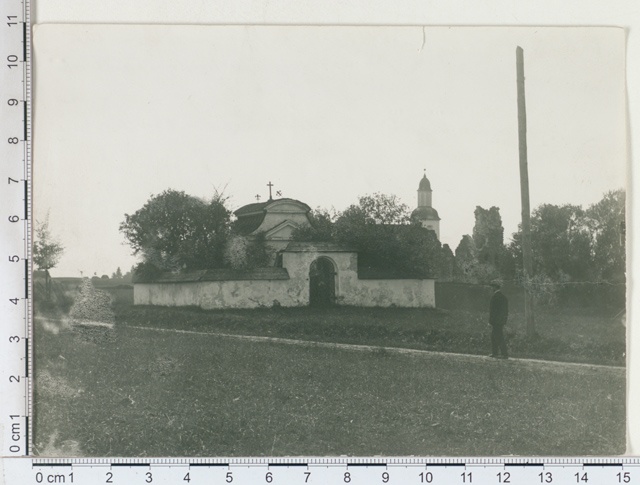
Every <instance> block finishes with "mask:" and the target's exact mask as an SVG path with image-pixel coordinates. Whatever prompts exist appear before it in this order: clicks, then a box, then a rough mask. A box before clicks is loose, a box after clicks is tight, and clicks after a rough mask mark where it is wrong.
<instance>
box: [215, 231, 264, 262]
mask: <svg viewBox="0 0 640 485" xmlns="http://www.w3.org/2000/svg"><path fill="white" fill-rule="evenodd" d="M224 259H225V262H226V264H227V265H228V266H230V267H231V268H234V269H253V268H264V267H265V266H269V259H270V258H269V254H268V252H267V245H266V238H265V234H264V232H259V233H258V234H256V235H255V236H253V237H251V238H248V237H244V236H231V237H230V238H229V240H228V242H227V245H226V248H225V252H224Z"/></svg>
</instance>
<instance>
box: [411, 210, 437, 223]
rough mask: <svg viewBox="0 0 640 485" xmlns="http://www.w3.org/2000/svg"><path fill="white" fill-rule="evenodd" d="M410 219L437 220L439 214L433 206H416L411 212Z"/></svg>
mask: <svg viewBox="0 0 640 485" xmlns="http://www.w3.org/2000/svg"><path fill="white" fill-rule="evenodd" d="M411 218H412V219H418V220H419V221H439V220H440V216H439V215H438V211H437V210H435V209H434V208H433V207H418V208H417V209H414V210H413V212H412V213H411Z"/></svg>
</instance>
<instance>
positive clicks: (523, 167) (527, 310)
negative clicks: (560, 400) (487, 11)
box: [516, 46, 536, 337]
mask: <svg viewBox="0 0 640 485" xmlns="http://www.w3.org/2000/svg"><path fill="white" fill-rule="evenodd" d="M516 70H517V73H518V75H517V83H518V142H519V154H520V199H521V203H522V260H523V269H524V281H525V288H524V316H525V322H526V332H527V336H529V337H532V336H534V335H535V333H536V326H535V319H534V316H533V296H532V295H531V292H530V290H529V288H528V282H529V279H530V278H531V277H532V276H533V262H532V258H531V220H530V217H531V210H530V208H529V168H528V164H527V107H526V105H525V100H524V53H523V51H522V47H520V46H518V47H517V48H516Z"/></svg>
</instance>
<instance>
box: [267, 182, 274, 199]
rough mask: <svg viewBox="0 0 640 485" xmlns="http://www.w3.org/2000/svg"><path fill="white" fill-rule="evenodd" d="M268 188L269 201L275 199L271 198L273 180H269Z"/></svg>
mask: <svg viewBox="0 0 640 485" xmlns="http://www.w3.org/2000/svg"><path fill="white" fill-rule="evenodd" d="M267 187H269V200H271V199H273V197H272V196H271V187H273V184H272V183H271V180H269V183H268V184H267Z"/></svg>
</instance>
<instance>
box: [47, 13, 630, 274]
mask: <svg viewBox="0 0 640 485" xmlns="http://www.w3.org/2000/svg"><path fill="white" fill-rule="evenodd" d="M518 45H520V46H522V47H523V49H524V55H525V74H526V95H527V116H528V144H529V177H530V186H531V207H532V208H535V207H536V206H538V205H539V204H541V203H554V204H563V203H573V204H582V205H585V206H586V205H589V204H591V203H594V202H597V201H598V200H599V199H600V198H601V197H602V195H603V193H604V192H606V191H608V190H612V189H616V188H621V187H624V186H625V185H626V178H625V174H626V168H625V167H626V138H625V136H626V134H625V98H624V93H625V91H624V32H623V31H622V29H615V28H576V27H574V28H426V29H422V28H421V27H238V26H237V27H196V26H189V27H186V26H185V27H178V26H144V27H141V26H123V25H121V26H98V25H91V26H83V25H44V26H39V27H38V28H37V30H36V33H35V38H34V47H35V68H36V76H35V82H36V87H35V96H34V177H35V182H34V208H35V217H36V219H39V218H42V217H43V215H44V214H45V213H46V212H47V211H49V212H50V224H51V229H52V231H53V232H54V234H56V235H57V236H58V237H59V239H60V240H61V242H62V243H63V244H64V245H65V247H66V252H65V255H64V257H63V258H62V259H61V261H60V263H59V265H58V268H56V269H55V270H54V271H52V273H53V274H54V275H56V276H79V275H80V271H83V272H84V274H85V275H87V274H93V273H94V272H96V273H97V274H98V275H101V274H105V273H106V274H109V275H110V274H111V273H112V272H114V271H115V270H116V268H117V267H118V266H119V267H121V268H122V269H123V271H125V270H127V269H128V268H129V267H130V266H131V265H132V264H133V263H134V262H135V259H134V258H133V257H132V256H131V255H130V252H131V251H130V249H129V247H128V246H125V245H124V244H123V243H124V239H123V237H122V235H121V234H120V233H119V231H118V226H119V224H120V222H121V221H122V220H123V219H124V214H125V213H133V212H135V211H136V210H137V209H139V208H140V207H141V206H142V205H143V204H144V203H145V202H146V201H147V200H148V198H149V197H150V196H151V194H158V193H160V192H162V191H163V190H165V189H167V188H173V189H177V190H184V191H186V192H187V193H189V194H191V195H195V196H202V197H206V196H209V195H210V194H212V193H213V191H214V190H215V189H216V188H217V189H224V191H225V193H226V194H227V195H229V196H231V203H232V206H233V207H232V208H234V209H235V208H238V207H240V206H241V205H244V204H246V203H250V202H255V198H254V196H255V195H256V194H257V193H259V194H261V195H262V196H263V200H264V198H265V197H266V195H267V194H268V191H267V187H266V184H267V182H268V181H269V180H271V181H272V182H273V183H274V184H275V189H276V190H282V192H283V196H285V197H292V198H296V199H299V200H301V201H303V202H305V203H307V204H309V205H310V206H311V207H314V208H315V207H316V206H322V207H331V206H333V207H335V208H336V209H337V210H342V209H344V208H346V207H347V206H348V205H349V204H352V203H355V202H356V200H357V197H358V196H359V195H364V194H367V193H372V192H384V193H388V194H396V195H397V196H399V197H400V198H401V199H402V200H403V201H404V202H405V203H407V204H408V205H410V206H411V207H412V208H413V207H414V206H415V204H416V189H417V186H418V182H419V180H420V178H421V177H422V173H423V169H426V170H427V176H428V177H429V179H430V181H431V185H432V188H433V190H434V192H433V206H434V207H435V208H436V209H437V210H438V212H439V213H440V217H441V218H442V220H441V224H440V232H441V240H442V242H443V243H447V244H449V245H450V246H451V248H452V249H455V247H456V246H457V244H458V242H459V240H460V238H461V236H462V235H463V234H469V233H471V231H472V229H473V223H474V218H473V211H474V209H475V206H476V205H481V206H483V207H485V208H488V207H490V206H494V205H495V206H498V207H499V208H500V212H501V214H502V218H503V224H504V227H505V239H506V240H507V241H508V240H509V238H510V235H511V233H513V232H514V231H515V230H516V228H517V223H518V222H519V220H520V186H519V172H518V138H517V106H516V79H515V75H516V69H515V49H516V46H518Z"/></svg>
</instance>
